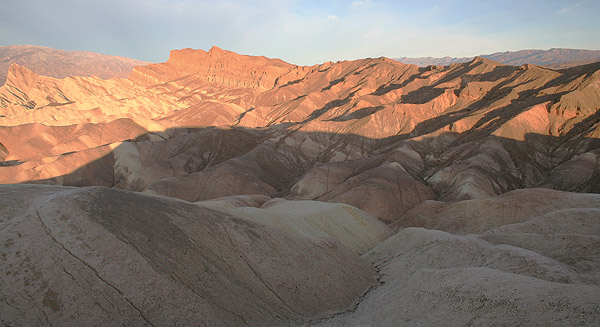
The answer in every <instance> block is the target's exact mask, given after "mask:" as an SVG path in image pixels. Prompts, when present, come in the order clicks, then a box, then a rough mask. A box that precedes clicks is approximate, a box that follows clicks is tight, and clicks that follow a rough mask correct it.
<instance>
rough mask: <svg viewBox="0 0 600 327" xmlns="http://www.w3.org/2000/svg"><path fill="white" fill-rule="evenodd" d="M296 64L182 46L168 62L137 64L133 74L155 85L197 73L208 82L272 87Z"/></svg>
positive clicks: (220, 50)
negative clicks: (141, 65) (147, 64)
mask: <svg viewBox="0 0 600 327" xmlns="http://www.w3.org/2000/svg"><path fill="white" fill-rule="evenodd" d="M293 67H294V66H293V65H290V64H288V63H286V62H284V61H282V60H279V59H269V58H266V57H254V56H243V55H239V54H237V53H234V52H231V51H226V50H223V49H220V48H218V47H212V48H211V49H210V50H209V51H203V50H193V49H182V50H173V51H171V54H170V55H169V59H168V60H167V62H166V63H163V64H155V65H149V66H145V67H135V68H134V69H133V71H132V73H131V75H130V77H129V78H130V79H131V80H133V81H135V82H137V83H140V84H142V85H153V84H159V83H164V82H168V81H170V80H173V79H176V78H179V77H183V76H186V75H194V76H195V77H197V78H199V79H201V80H203V81H205V82H206V83H217V84H220V85H222V86H225V87H230V88H256V89H262V90H268V89H270V88H272V87H273V86H274V85H275V81H276V80H277V78H278V77H279V76H280V75H283V74H285V73H287V72H288V71H289V70H291V69H292V68H293Z"/></svg>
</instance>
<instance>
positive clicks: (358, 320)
mask: <svg viewBox="0 0 600 327" xmlns="http://www.w3.org/2000/svg"><path fill="white" fill-rule="evenodd" d="M463 202H464V203H463ZM463 202H457V203H453V204H448V205H449V206H453V205H463V206H464V208H463V210H457V209H455V208H453V209H449V208H448V209H442V210H436V214H437V217H436V218H433V220H436V219H438V218H439V220H440V223H442V222H441V221H442V220H443V221H444V222H443V223H444V224H445V225H444V226H447V227H448V228H449V229H456V228H455V227H454V223H457V222H458V225H459V226H464V224H462V223H460V222H461V221H464V220H468V221H472V222H473V223H472V225H474V224H477V227H478V228H477V229H478V230H479V233H481V234H479V235H476V234H470V235H456V234H450V233H448V232H444V231H440V230H428V229H423V228H415V227H410V228H405V229H402V230H400V231H399V232H398V233H397V234H395V235H394V236H392V237H390V238H389V239H387V240H386V241H385V242H383V243H381V244H379V245H378V246H377V247H375V248H374V249H373V250H372V251H371V252H369V253H368V254H367V255H366V256H365V257H366V258H368V259H370V260H371V262H373V264H374V265H375V266H376V267H377V269H379V271H380V273H381V280H380V285H379V286H378V287H377V288H375V289H374V290H373V291H371V292H369V293H368V294H367V295H366V296H365V297H364V298H363V300H362V301H361V303H360V304H359V306H358V307H357V308H356V310H354V311H352V312H349V313H343V314H340V315H337V316H335V317H332V318H331V319H328V320H325V321H323V322H321V323H318V324H315V325H314V326H364V325H373V326H399V325H401V326H402V325H407V326H408V325H410V326H433V325H435V326H438V325H444V326H466V325H484V326H508V325H528V326H567V325H568V326H576V325H581V326H593V325H596V324H598V322H599V321H600V312H598V310H597V308H598V305H599V299H600V284H599V283H600V265H599V264H598V263H599V262H600V261H599V260H600V254H599V252H598V242H599V240H600V234H599V229H598V226H600V225H599V223H600V211H599V209H598V208H597V206H598V205H599V204H600V195H597V194H594V195H589V194H573V193H566V192H557V191H550V190H540V189H538V190H523V191H514V192H510V193H507V194H506V195H502V196H498V197H494V198H490V199H489V200H488V201H487V202H485V201H483V200H473V201H463ZM565 204H566V205H565ZM499 206H502V208H501V209H500V208H498V207H499ZM571 206H572V207H573V209H559V208H564V207H571ZM575 208H577V209H575ZM449 210H452V211H449ZM540 213H542V214H540ZM513 214H517V215H518V217H517V218H516V219H515V218H511V216H512V215H513ZM428 219H429V218H428V217H423V220H424V221H425V223H427V222H428ZM499 225H500V226H499ZM438 226H440V225H438ZM494 226H499V227H494ZM442 229H444V228H442ZM463 231H473V229H468V230H465V229H463ZM311 326H312V325H311Z"/></svg>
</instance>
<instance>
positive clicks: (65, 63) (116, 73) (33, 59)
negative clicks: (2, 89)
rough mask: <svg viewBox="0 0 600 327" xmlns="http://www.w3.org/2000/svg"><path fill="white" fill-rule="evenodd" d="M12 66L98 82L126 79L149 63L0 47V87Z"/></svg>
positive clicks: (36, 48)
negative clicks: (102, 79) (91, 79)
mask: <svg viewBox="0 0 600 327" xmlns="http://www.w3.org/2000/svg"><path fill="white" fill-rule="evenodd" d="M13 63H16V64H18V65H20V66H25V67H27V68H28V69H31V70H33V71H35V72H36V73H39V74H42V75H44V76H50V77H55V78H65V77H69V76H95V77H99V78H104V79H108V78H113V77H117V78H119V77H121V78H122V77H127V75H129V73H130V72H131V70H132V69H133V67H134V66H141V65H147V64H148V62H145V61H140V60H135V59H129V58H124V57H118V56H107V55H103V54H99V53H93V52H87V51H65V50H58V49H52V48H47V47H40V46H34V45H11V46H6V47H0V85H2V84H4V82H5V78H6V74H7V72H8V68H9V67H10V65H12V64H13Z"/></svg>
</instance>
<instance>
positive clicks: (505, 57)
mask: <svg viewBox="0 0 600 327" xmlns="http://www.w3.org/2000/svg"><path fill="white" fill-rule="evenodd" d="M481 57H483V58H486V59H490V60H494V61H497V62H499V63H503V64H506V65H515V66H520V65H524V64H534V65H540V66H545V67H551V68H568V67H573V66H578V65H584V64H590V63H594V62H598V61H600V51H598V50H580V49H560V48H558V49H557V48H552V49H549V50H533V49H532V50H519V51H505V52H495V53H492V54H486V55H481ZM394 59H395V60H398V61H400V62H403V63H406V64H413V65H417V66H422V67H425V66H429V65H450V64H453V63H462V62H469V61H471V60H473V57H443V58H433V57H421V58H410V57H397V58H394Z"/></svg>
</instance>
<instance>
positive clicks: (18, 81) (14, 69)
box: [5, 63, 40, 87]
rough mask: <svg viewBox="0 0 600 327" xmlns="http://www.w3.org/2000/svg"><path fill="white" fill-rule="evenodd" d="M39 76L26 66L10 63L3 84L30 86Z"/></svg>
mask: <svg viewBox="0 0 600 327" xmlns="http://www.w3.org/2000/svg"><path fill="white" fill-rule="evenodd" d="M39 78H40V75H38V74H37V73H35V72H33V71H32V70H30V69H28V68H27V67H25V66H21V65H19V64H17V63H12V64H11V65H10V67H8V73H7V75H6V82H5V85H12V86H15V87H25V86H32V85H33V84H35V83H36V82H37V81H38V80H39Z"/></svg>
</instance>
